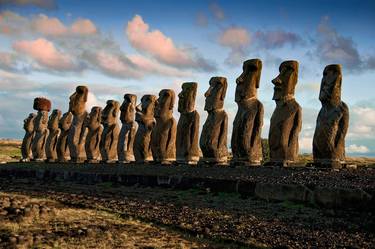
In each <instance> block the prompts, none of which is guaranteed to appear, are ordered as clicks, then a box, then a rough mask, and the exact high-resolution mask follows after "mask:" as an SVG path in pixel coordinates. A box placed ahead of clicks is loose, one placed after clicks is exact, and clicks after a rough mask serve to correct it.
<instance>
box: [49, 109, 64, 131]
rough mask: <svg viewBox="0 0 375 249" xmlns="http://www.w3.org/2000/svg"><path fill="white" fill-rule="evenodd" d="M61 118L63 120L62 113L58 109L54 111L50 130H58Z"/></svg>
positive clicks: (50, 119) (50, 121)
mask: <svg viewBox="0 0 375 249" xmlns="http://www.w3.org/2000/svg"><path fill="white" fill-rule="evenodd" d="M60 118H61V111H60V110H58V109H55V110H53V111H52V114H51V116H50V117H49V120H48V129H50V130H57V129H58V128H59V121H60Z"/></svg>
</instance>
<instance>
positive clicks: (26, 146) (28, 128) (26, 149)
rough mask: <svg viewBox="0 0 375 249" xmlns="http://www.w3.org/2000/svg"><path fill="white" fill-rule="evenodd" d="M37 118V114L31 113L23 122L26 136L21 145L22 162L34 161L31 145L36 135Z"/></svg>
mask: <svg viewBox="0 0 375 249" xmlns="http://www.w3.org/2000/svg"><path fill="white" fill-rule="evenodd" d="M35 117H36V114H35V113H30V114H29V116H28V117H27V118H26V119H25V120H24V121H23V128H24V129H25V132H26V133H25V136H24V137H23V140H22V145H21V154H22V159H21V162H30V160H31V159H32V152H31V145H32V141H33V138H34V135H35V131H34V119H35Z"/></svg>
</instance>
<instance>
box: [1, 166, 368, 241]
mask: <svg viewBox="0 0 375 249" xmlns="http://www.w3.org/2000/svg"><path fill="white" fill-rule="evenodd" d="M335 174H336V173H335ZM0 191H1V192H3V193H6V194H22V195H26V196H30V197H38V198H40V197H42V198H46V199H49V200H53V201H56V202H58V203H61V204H62V205H64V206H67V207H70V208H73V209H77V208H79V209H82V208H83V209H94V210H101V211H105V212H108V213H110V214H116V215H119V217H121V218H124V219H129V218H130V217H131V218H136V219H139V220H141V221H142V222H148V223H151V224H153V225H154V226H163V227H168V229H171V230H172V231H174V232H176V233H181V234H185V235H186V236H192V237H196V238H200V239H204V240H205V241H206V242H205V243H208V247H209V248H211V247H215V246H216V247H217V246H218V244H219V245H220V246H219V248H220V247H221V248H231V247H232V248H240V247H243V248H263V247H266V248H373V245H374V244H375V235H374V232H375V221H374V215H373V213H371V212H367V213H360V212H356V211H340V210H322V209H317V208H314V207H309V206H303V205H301V204H296V203H290V202H281V203H275V202H266V201H263V200H258V199H253V198H244V197H241V196H239V195H235V194H224V193H210V192H208V191H204V190H196V189H192V190H187V191H177V190H173V189H163V188H144V187H140V186H133V187H124V186H116V185H112V184H110V183H102V184H97V185H91V186H88V185H80V184H72V183H61V182H60V183H56V182H44V183H40V182H37V181H35V180H33V179H18V180H10V179H6V178H0ZM155 236H159V235H157V233H156V234H155Z"/></svg>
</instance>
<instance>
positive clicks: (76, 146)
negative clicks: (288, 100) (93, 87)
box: [68, 86, 89, 162]
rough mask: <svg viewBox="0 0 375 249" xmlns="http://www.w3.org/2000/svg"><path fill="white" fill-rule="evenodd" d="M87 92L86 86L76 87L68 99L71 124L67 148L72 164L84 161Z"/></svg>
mask: <svg viewBox="0 0 375 249" xmlns="http://www.w3.org/2000/svg"><path fill="white" fill-rule="evenodd" d="M88 92H89V90H88V88H87V87H86V86H77V88H76V91H75V92H74V93H73V94H72V95H71V96H70V98H69V99H70V101H69V111H70V112H71V113H72V114H73V122H72V125H71V127H70V130H69V135H68V146H69V151H70V159H71V161H72V162H83V161H84V159H85V151H84V145H85V138H86V133H87V132H86V129H84V121H85V120H86V117H87V112H86V110H85V108H86V102H87V94H88Z"/></svg>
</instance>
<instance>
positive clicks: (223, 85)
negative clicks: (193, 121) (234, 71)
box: [204, 77, 227, 111]
mask: <svg viewBox="0 0 375 249" xmlns="http://www.w3.org/2000/svg"><path fill="white" fill-rule="evenodd" d="M226 91H227V79H226V78H224V77H212V78H211V79H210V87H209V88H208V90H207V91H206V92H205V94H204V96H205V97H206V102H205V106H204V110H206V111H214V110H219V109H222V108H223V106H224V99H225V94H226Z"/></svg>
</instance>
